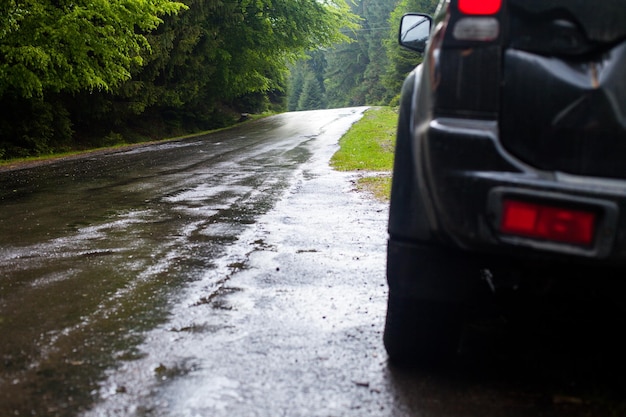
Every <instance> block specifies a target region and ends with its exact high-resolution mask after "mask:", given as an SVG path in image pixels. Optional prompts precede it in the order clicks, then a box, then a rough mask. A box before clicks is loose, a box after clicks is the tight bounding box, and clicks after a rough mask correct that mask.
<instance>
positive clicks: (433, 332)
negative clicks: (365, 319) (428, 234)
mask: <svg viewBox="0 0 626 417" xmlns="http://www.w3.org/2000/svg"><path fill="white" fill-rule="evenodd" d="M387 281H388V283H389V296H388V301H387V318H386V323H385V331H384V335H383V341H384V344H385V349H386V350H387V353H388V355H389V359H390V361H391V362H392V363H394V364H398V365H411V366H418V367H429V368H432V367H441V366H442V365H444V364H445V363H446V362H450V361H453V360H454V359H455V358H456V354H457V351H458V349H459V346H460V342H461V335H462V333H463V330H464V325H465V323H466V321H467V320H468V319H469V318H470V317H471V316H472V315H473V314H474V312H475V311H476V310H477V306H478V305H480V304H481V303H484V302H485V300H486V299H487V297H489V296H490V294H489V290H488V286H487V284H486V283H485V282H484V281H483V280H482V279H481V260H480V258H478V257H476V256H473V255H471V254H468V253H465V252H463V251H460V250H455V249H450V248H446V247H443V246H440V245H434V244H433V245H414V244H407V243H402V242H394V241H390V242H389V247H388V254H387Z"/></svg>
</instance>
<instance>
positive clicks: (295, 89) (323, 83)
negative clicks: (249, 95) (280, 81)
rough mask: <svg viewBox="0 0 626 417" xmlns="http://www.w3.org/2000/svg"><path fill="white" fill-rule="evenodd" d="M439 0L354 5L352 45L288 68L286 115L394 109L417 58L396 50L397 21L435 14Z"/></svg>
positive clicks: (361, 0)
mask: <svg viewBox="0 0 626 417" xmlns="http://www.w3.org/2000/svg"><path fill="white" fill-rule="evenodd" d="M437 3H438V1H437V0H355V1H354V2H351V3H350V6H351V10H352V13H354V14H356V15H357V16H359V17H360V18H361V20H360V22H359V23H360V27H359V28H358V29H356V30H353V31H345V33H346V34H347V36H349V37H350V39H351V40H352V42H343V43H340V44H336V45H334V46H333V47H331V48H320V49H318V50H315V51H313V52H309V53H308V54H307V58H306V59H303V60H300V61H298V62H297V63H296V64H294V65H293V66H292V68H291V75H290V83H289V90H288V91H289V93H288V103H287V104H288V109H289V110H310V109H319V108H336V107H345V106H362V105H396V104H397V101H398V98H399V94H400V88H401V86H402V81H403V80H404V78H405V77H406V75H407V74H408V73H409V71H411V70H412V69H413V68H414V67H415V65H416V64H417V63H419V59H420V57H418V56H417V55H416V54H415V52H411V51H407V50H404V49H402V48H400V47H399V46H398V42H397V39H398V26H399V24H400V18H401V17H402V15H403V14H405V13H407V12H422V13H431V14H432V13H433V12H434V10H435V7H436V6H437Z"/></svg>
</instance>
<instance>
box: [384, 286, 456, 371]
mask: <svg viewBox="0 0 626 417" xmlns="http://www.w3.org/2000/svg"><path fill="white" fill-rule="evenodd" d="M459 313H460V311H459V308H458V305H457V304H453V303H441V302H433V301H430V300H418V299H414V298H407V297H403V296H401V295H396V294H392V293H391V294H389V298H388V301H387V318H386V322H385V333H384V336H383V341H384V344H385V349H386V350H387V354H388V355H389V359H390V361H391V362H393V363H395V364H398V365H417V366H420V367H439V366H441V365H443V364H444V363H446V362H448V361H451V360H453V359H454V356H455V354H456V350H457V347H458V346H459V340H460V335H461V329H462V320H461V315H460V314H459Z"/></svg>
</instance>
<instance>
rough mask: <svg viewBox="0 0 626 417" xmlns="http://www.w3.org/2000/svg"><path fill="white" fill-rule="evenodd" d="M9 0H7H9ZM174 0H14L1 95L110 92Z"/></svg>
mask: <svg viewBox="0 0 626 417" xmlns="http://www.w3.org/2000/svg"><path fill="white" fill-rule="evenodd" d="M5 1H6V0H5ZM182 7H183V5H182V4H181V3H176V2H172V1H170V0H71V1H70V0H56V1H55V0H21V1H19V2H17V1H16V0H9V1H8V3H5V4H4V6H3V7H2V9H3V10H2V13H1V14H0V56H1V57H2V58H1V59H0V96H3V95H5V94H6V93H11V94H13V95H15V96H18V97H24V98H31V97H33V96H42V95H43V94H44V92H62V91H67V92H76V91H80V90H84V89H88V90H93V89H104V90H109V89H111V88H112V87H114V86H116V85H118V84H119V83H120V82H121V81H123V80H126V79H128V78H130V75H131V74H130V70H131V67H132V66H133V65H140V64H141V56H140V52H141V51H142V50H145V49H146V48H148V43H147V40H146V38H145V36H143V35H142V34H140V33H137V32H135V30H136V29H139V30H140V31H150V30H152V29H154V28H156V27H157V25H158V24H159V23H161V18H160V17H159V16H162V15H164V14H170V13H174V12H177V11H179V10H180V9H181V8H182Z"/></svg>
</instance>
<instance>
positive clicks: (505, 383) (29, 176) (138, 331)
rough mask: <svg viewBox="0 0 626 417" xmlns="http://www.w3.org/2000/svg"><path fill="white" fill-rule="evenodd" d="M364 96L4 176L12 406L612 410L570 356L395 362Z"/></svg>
mask: <svg viewBox="0 0 626 417" xmlns="http://www.w3.org/2000/svg"><path fill="white" fill-rule="evenodd" d="M364 110H365V109H364V108H351V109H336V110H325V111H315V112H301V113H287V114H282V115H278V116H275V117H270V118H267V119H263V120H258V121H255V122H249V123H246V124H244V125H240V126H238V127H236V128H234V129H230V130H227V131H222V132H218V133H213V134H210V135H206V136H201V137H195V138H189V139H184V140H178V141H174V142H168V143H163V144H158V145H149V146H141V147H137V148H134V149H132V150H126V151H119V152H116V153H109V154H99V155H91V156H87V157H84V158H79V159H74V160H65V161H60V162H56V163H53V164H49V165H44V166H39V167H32V168H26V169H13V170H5V171H3V172H0V360H1V361H2V362H0V366H2V367H1V368H0V416H13V415H18V416H25V415H29V416H30V415H38V416H85V417H88V416H89V417H91V416H93V417H101V416H163V417H165V416H168V417H186V416H189V417H192V416H207V417H209V416H210V417H221V416H229V417H238V416H245V417H248V416H263V417H278V416H290V417H317V416H319V417H331V416H354V417H357V416H358V417H362V416H382V417H404V416H407V417H408V416H416V417H418V416H419V417H421V416H436V417H461V416H467V417H473V416H480V417H490V416H498V417H503V416H506V417H514V416H524V417H525V416H533V417H534V416H539V415H545V416H561V415H563V416H587V415H610V414H607V404H611V406H612V404H613V403H611V402H610V401H608V400H606V398H607V397H609V396H610V395H613V394H614V391H612V389H613V388H614V386H615V385H610V386H609V388H610V389H607V390H604V391H601V393H602V395H603V396H601V397H600V401H597V400H598V398H593V397H592V398H591V399H589V398H588V397H585V396H583V395H582V394H583V391H582V390H581V389H580V386H579V385H571V384H570V383H571V382H572V381H580V375H574V374H575V372H571V374H570V372H569V371H568V372H565V373H564V372H563V370H564V369H566V370H570V371H571V369H574V368H571V367H570V366H569V365H570V363H568V362H567V359H570V358H571V357H570V356H567V357H565V360H564V364H561V363H560V362H559V364H558V365H557V366H556V367H548V368H547V370H543V369H542V370H541V371H540V372H539V371H538V370H537V369H534V368H533V369H530V371H529V372H526V371H524V372H519V371H520V368H524V367H525V365H527V364H528V363H532V364H534V365H535V366H540V365H541V366H543V365H545V364H546V361H542V360H536V359H537V356H532V355H531V360H529V359H528V357H529V354H531V353H533V352H529V351H524V350H515V349H512V350H510V351H506V350H505V351H504V352H499V353H500V355H501V356H502V357H505V359H503V360H499V361H496V362H495V363H491V364H487V362H488V361H487V360H486V358H485V357H484V356H485V355H476V356H475V357H474V358H473V359H471V360H470V362H471V364H472V366H471V367H470V368H471V369H461V368H455V369H452V370H446V371H444V372H440V373H432V372H431V373H425V372H417V371H410V370H400V369H395V368H393V367H391V366H388V364H387V358H386V355H385V353H384V349H383V347H382V340H381V339H382V337H381V333H382V328H383V322H384V314H385V300H386V286H385V278H384V269H385V239H386V230H385V229H386V212H387V207H386V205H385V204H383V203H379V202H376V201H374V200H372V199H371V198H369V197H368V196H366V195H362V194H360V193H356V192H355V190H354V188H355V187H354V180H355V178H356V177H357V175H359V174H352V173H339V172H335V171H333V170H332V169H330V168H329V166H328V160H329V158H330V157H331V155H332V154H333V153H334V152H335V150H336V149H337V148H338V146H337V141H338V139H339V137H340V136H341V135H342V134H343V133H344V132H345V131H346V130H347V129H348V128H349V126H350V125H351V124H352V123H353V122H355V121H356V120H358V119H359V118H360V117H361V116H362V114H363V112H364ZM477 340H478V343H474V346H470V349H469V350H470V351H472V350H474V351H480V350H483V349H484V350H489V343H488V342H489V339H487V341H485V340H483V341H480V338H477ZM524 346H530V347H532V348H536V345H533V344H526V345H524ZM533 354H534V353H533ZM540 356H541V355H540ZM544 356H550V355H549V354H548V355H544ZM540 359H541V358H540ZM553 362H555V361H554V360H552V359H550V360H548V363H553ZM519 364H521V365H519ZM561 365H564V366H561ZM504 368H506V369H508V370H507V371H506V372H503V369H504ZM570 368H571V369H570ZM475 370H479V372H474V371H475ZM535 371H537V372H535ZM557 374H558V376H557ZM584 375H585V376H586V375H587V374H584ZM593 375H595V374H593ZM596 382H597V381H596ZM610 382H611V383H612V382H613V381H610ZM618 386H620V385H619V384H618ZM593 387H594V388H596V387H597V385H594V386H593ZM595 392H596V393H597V390H596V391H595ZM618 392H621V391H618ZM605 394H606V395H605ZM598 404H601V405H602V407H599V406H598ZM622 406H623V405H622ZM617 407H620V405H618V406H617ZM616 410H617V411H616ZM622 410H623V408H622ZM609 411H610V412H617V413H618V414H615V415H619V412H620V411H619V408H613V409H611V408H610V407H609Z"/></svg>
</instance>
